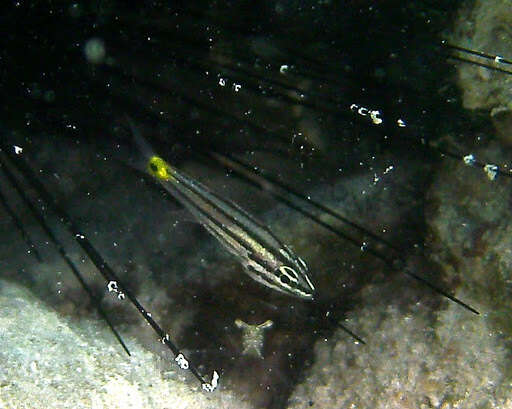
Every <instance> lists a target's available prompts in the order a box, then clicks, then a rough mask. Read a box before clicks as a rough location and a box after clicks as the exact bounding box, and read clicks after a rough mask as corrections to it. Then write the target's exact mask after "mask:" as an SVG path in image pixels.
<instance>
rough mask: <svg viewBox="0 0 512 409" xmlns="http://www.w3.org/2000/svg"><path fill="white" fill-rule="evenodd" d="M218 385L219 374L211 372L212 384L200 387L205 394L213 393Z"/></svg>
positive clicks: (204, 384)
mask: <svg viewBox="0 0 512 409" xmlns="http://www.w3.org/2000/svg"><path fill="white" fill-rule="evenodd" d="M218 384H219V374H218V372H217V371H213V375H212V382H211V383H203V384H202V385H201V386H202V387H203V390H204V391H206V392H213V391H214V390H215V389H216V388H217V385H218Z"/></svg>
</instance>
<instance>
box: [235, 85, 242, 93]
mask: <svg viewBox="0 0 512 409" xmlns="http://www.w3.org/2000/svg"><path fill="white" fill-rule="evenodd" d="M241 88H242V85H240V84H233V90H234V91H235V92H238V91H240V89H241Z"/></svg>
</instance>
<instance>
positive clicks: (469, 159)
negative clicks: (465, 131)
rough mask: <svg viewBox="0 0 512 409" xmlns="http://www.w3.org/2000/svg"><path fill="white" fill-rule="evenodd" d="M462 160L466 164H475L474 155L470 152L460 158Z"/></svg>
mask: <svg viewBox="0 0 512 409" xmlns="http://www.w3.org/2000/svg"><path fill="white" fill-rule="evenodd" d="M462 160H463V161H464V163H465V164H466V165H468V166H472V165H474V164H475V157H474V156H473V154H472V153H470V154H469V155H466V156H464V157H463V158H462Z"/></svg>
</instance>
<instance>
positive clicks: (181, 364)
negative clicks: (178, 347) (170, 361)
mask: <svg viewBox="0 0 512 409" xmlns="http://www.w3.org/2000/svg"><path fill="white" fill-rule="evenodd" d="M174 360H175V361H176V362H177V364H178V366H179V367H180V368H181V369H188V368H189V364H188V361H187V358H185V356H184V355H183V354H178V356H176V358H174Z"/></svg>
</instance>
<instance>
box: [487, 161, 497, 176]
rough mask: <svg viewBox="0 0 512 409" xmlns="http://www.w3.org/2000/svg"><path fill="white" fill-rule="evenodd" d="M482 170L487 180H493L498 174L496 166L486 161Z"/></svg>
mask: <svg viewBox="0 0 512 409" xmlns="http://www.w3.org/2000/svg"><path fill="white" fill-rule="evenodd" d="M484 172H485V173H486V174H487V177H488V178H489V180H494V179H495V178H496V175H497V174H498V166H496V165H493V164H491V163H488V164H487V165H485V166H484Z"/></svg>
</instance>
